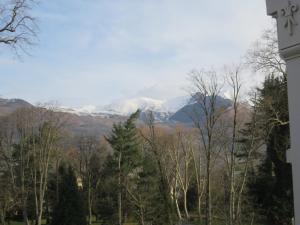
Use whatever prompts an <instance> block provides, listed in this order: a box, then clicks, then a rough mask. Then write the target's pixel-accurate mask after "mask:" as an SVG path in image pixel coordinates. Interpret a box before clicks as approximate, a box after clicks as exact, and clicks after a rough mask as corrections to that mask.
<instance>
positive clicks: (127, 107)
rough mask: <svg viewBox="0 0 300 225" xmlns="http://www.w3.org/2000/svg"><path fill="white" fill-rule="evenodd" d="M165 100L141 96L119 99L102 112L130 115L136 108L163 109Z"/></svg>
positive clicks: (142, 109)
mask: <svg viewBox="0 0 300 225" xmlns="http://www.w3.org/2000/svg"><path fill="white" fill-rule="evenodd" d="M163 104H164V101H162V100H157V99H152V98H146V97H140V98H131V99H121V100H117V101H115V102H113V103H111V104H109V105H107V106H104V107H103V108H102V109H101V112H106V113H111V114H118V115H129V114H131V113H133V112H135V111H136V110H138V109H140V110H141V111H148V110H152V111H161V110H162V106H163Z"/></svg>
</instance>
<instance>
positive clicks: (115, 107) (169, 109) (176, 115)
mask: <svg viewBox="0 0 300 225" xmlns="http://www.w3.org/2000/svg"><path fill="white" fill-rule="evenodd" d="M231 105H232V104H231V101H230V100H229V99H226V98H223V97H220V96H218V97H217V107H225V108H228V107H231ZM23 107H33V105H32V104H30V103H28V102H26V101H24V100H22V99H1V98H0V116H5V115H9V114H10V113H13V112H14V111H16V110H17V109H19V108H23ZM137 109H140V110H141V116H140V121H141V122H143V121H145V118H146V114H147V113H148V112H149V111H152V112H153V115H154V118H155V121H156V122H157V123H160V124H163V125H165V126H174V125H176V124H178V123H181V124H184V125H187V126H191V124H192V122H193V120H192V118H191V115H192V114H193V113H194V112H195V110H196V111H198V112H200V111H201V110H200V106H199V104H198V103H197V102H195V101H194V100H193V98H191V97H188V96H182V97H178V98H174V99H171V100H168V101H162V100H157V99H151V98H146V97H142V98H132V99H124V100H118V101H115V102H113V103H111V104H109V105H107V106H104V107H96V106H91V105H90V106H84V107H81V108H70V107H58V108H56V112H57V113H63V114H67V115H68V118H69V119H68V122H67V124H66V126H67V128H68V129H69V130H70V131H71V133H73V134H74V135H83V134H87V135H92V134H94V135H103V134H106V133H108V132H109V131H110V130H111V127H112V125H113V124H114V123H118V122H121V121H124V120H125V119H126V118H127V117H128V116H129V115H130V114H131V113H133V112H135V111H136V110H137ZM199 116H201V117H203V116H204V115H203V114H201V113H200V114H199Z"/></svg>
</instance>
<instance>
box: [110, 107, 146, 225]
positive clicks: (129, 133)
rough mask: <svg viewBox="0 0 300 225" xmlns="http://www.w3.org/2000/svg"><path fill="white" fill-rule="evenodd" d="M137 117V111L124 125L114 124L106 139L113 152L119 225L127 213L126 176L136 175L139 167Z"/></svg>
mask: <svg viewBox="0 0 300 225" xmlns="http://www.w3.org/2000/svg"><path fill="white" fill-rule="evenodd" d="M139 115H140V111H139V110H137V111H136V112H135V113H133V114H132V115H131V116H130V117H129V118H128V120H127V121H126V122H125V123H119V124H114V126H113V130H112V134H111V135H110V137H107V138H106V140H107V141H108V142H109V143H110V145H111V147H112V148H113V150H114V152H113V156H112V160H113V162H112V165H113V164H114V165H115V166H116V167H117V176H118V220H119V221H118V224H119V225H122V223H123V222H126V219H127V217H128V213H129V212H128V211H129V210H128V209H129V205H128V202H127V201H123V200H126V196H127V188H128V185H129V184H128V176H129V175H134V174H136V173H137V171H136V169H137V168H138V167H139V166H140V165H141V154H140V138H139V135H138V131H137V128H136V124H135V122H136V120H137V119H138V118H139ZM124 206H126V207H124Z"/></svg>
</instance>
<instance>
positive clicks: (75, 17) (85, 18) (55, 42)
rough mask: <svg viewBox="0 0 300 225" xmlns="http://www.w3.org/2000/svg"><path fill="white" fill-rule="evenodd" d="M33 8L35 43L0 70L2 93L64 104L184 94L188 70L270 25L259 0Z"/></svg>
mask: <svg viewBox="0 0 300 225" xmlns="http://www.w3.org/2000/svg"><path fill="white" fill-rule="evenodd" d="M35 13H36V15H37V17H38V18H39V23H40V29H41V33H40V43H39V45H38V46H36V47H35V51H34V52H33V55H34V58H26V59H25V61H24V62H23V63H20V62H16V63H15V64H14V65H10V64H8V65H5V67H4V68H3V69H2V72H3V73H5V74H7V76H10V78H8V77H6V78H5V79H4V78H2V75H1V76H0V79H1V81H3V82H2V83H4V84H7V86H6V87H4V89H3V93H4V94H5V93H7V94H8V95H9V96H12V95H13V94H14V93H15V95H18V96H20V97H22V96H26V97H27V98H28V99H29V100H32V101H40V100H43V101H48V100H59V101H60V102H61V103H62V104H63V105H68V104H73V105H80V104H82V105H87V104H92V105H103V104H107V103H109V102H110V101H112V100H113V99H118V98H121V97H131V96H136V95H138V96H143V95H145V96H148V97H155V98H160V99H167V98H171V97H176V96H178V95H182V94H183V93H184V91H183V90H182V89H183V87H184V86H185V85H186V77H187V73H188V72H189V71H190V70H192V69H201V68H202V67H210V66H213V65H215V66H222V65H223V64H227V63H232V62H236V61H239V60H240V57H241V56H243V55H244V54H245V52H246V50H247V49H248V47H249V46H250V44H251V43H252V42H253V41H255V40H256V39H257V38H259V36H260V33H261V31H262V30H263V29H265V28H267V27H269V26H270V24H271V22H270V19H269V18H268V17H267V16H266V15H265V14H266V13H265V5H264V2H263V1H261V0H251V1H240V0H227V1H199V0H186V1H181V0H152V1H146V0H142V1H141V0H114V1H111V0H103V1H98V0H65V1H63V2H62V1H58V0H53V1H44V2H43V3H41V4H40V5H39V6H38V7H37V9H36V11H35ZM0 64H1V62H0ZM24 76H25V77H26V79H24V78H22V79H21V78H20V77H24ZM20 79H21V80H22V81H23V82H19V80H20Z"/></svg>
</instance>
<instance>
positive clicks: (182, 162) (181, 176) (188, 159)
mask: <svg viewBox="0 0 300 225" xmlns="http://www.w3.org/2000/svg"><path fill="white" fill-rule="evenodd" d="M193 148H194V145H193V138H192V136H191V134H189V133H188V132H187V131H184V130H183V128H180V127H177V129H176V133H175V136H174V140H173V143H172V147H171V148H168V150H169V151H168V152H169V155H170V158H171V159H172V161H173V162H174V163H175V178H174V179H175V182H174V183H175V186H174V191H175V193H176V192H177V191H176V189H177V183H178V184H179V187H180V189H181V191H182V194H183V206H184V212H185V217H186V219H189V217H190V216H189V212H188V207H187V193H188V190H189V187H190V182H191V178H192V175H193V173H192V169H193V167H192V162H193V155H192V154H193ZM174 198H175V201H176V208H177V211H178V214H179V213H180V209H179V207H178V201H177V198H178V194H175V197H174ZM180 217H181V215H179V218H180ZM180 219H181V218H180Z"/></svg>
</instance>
